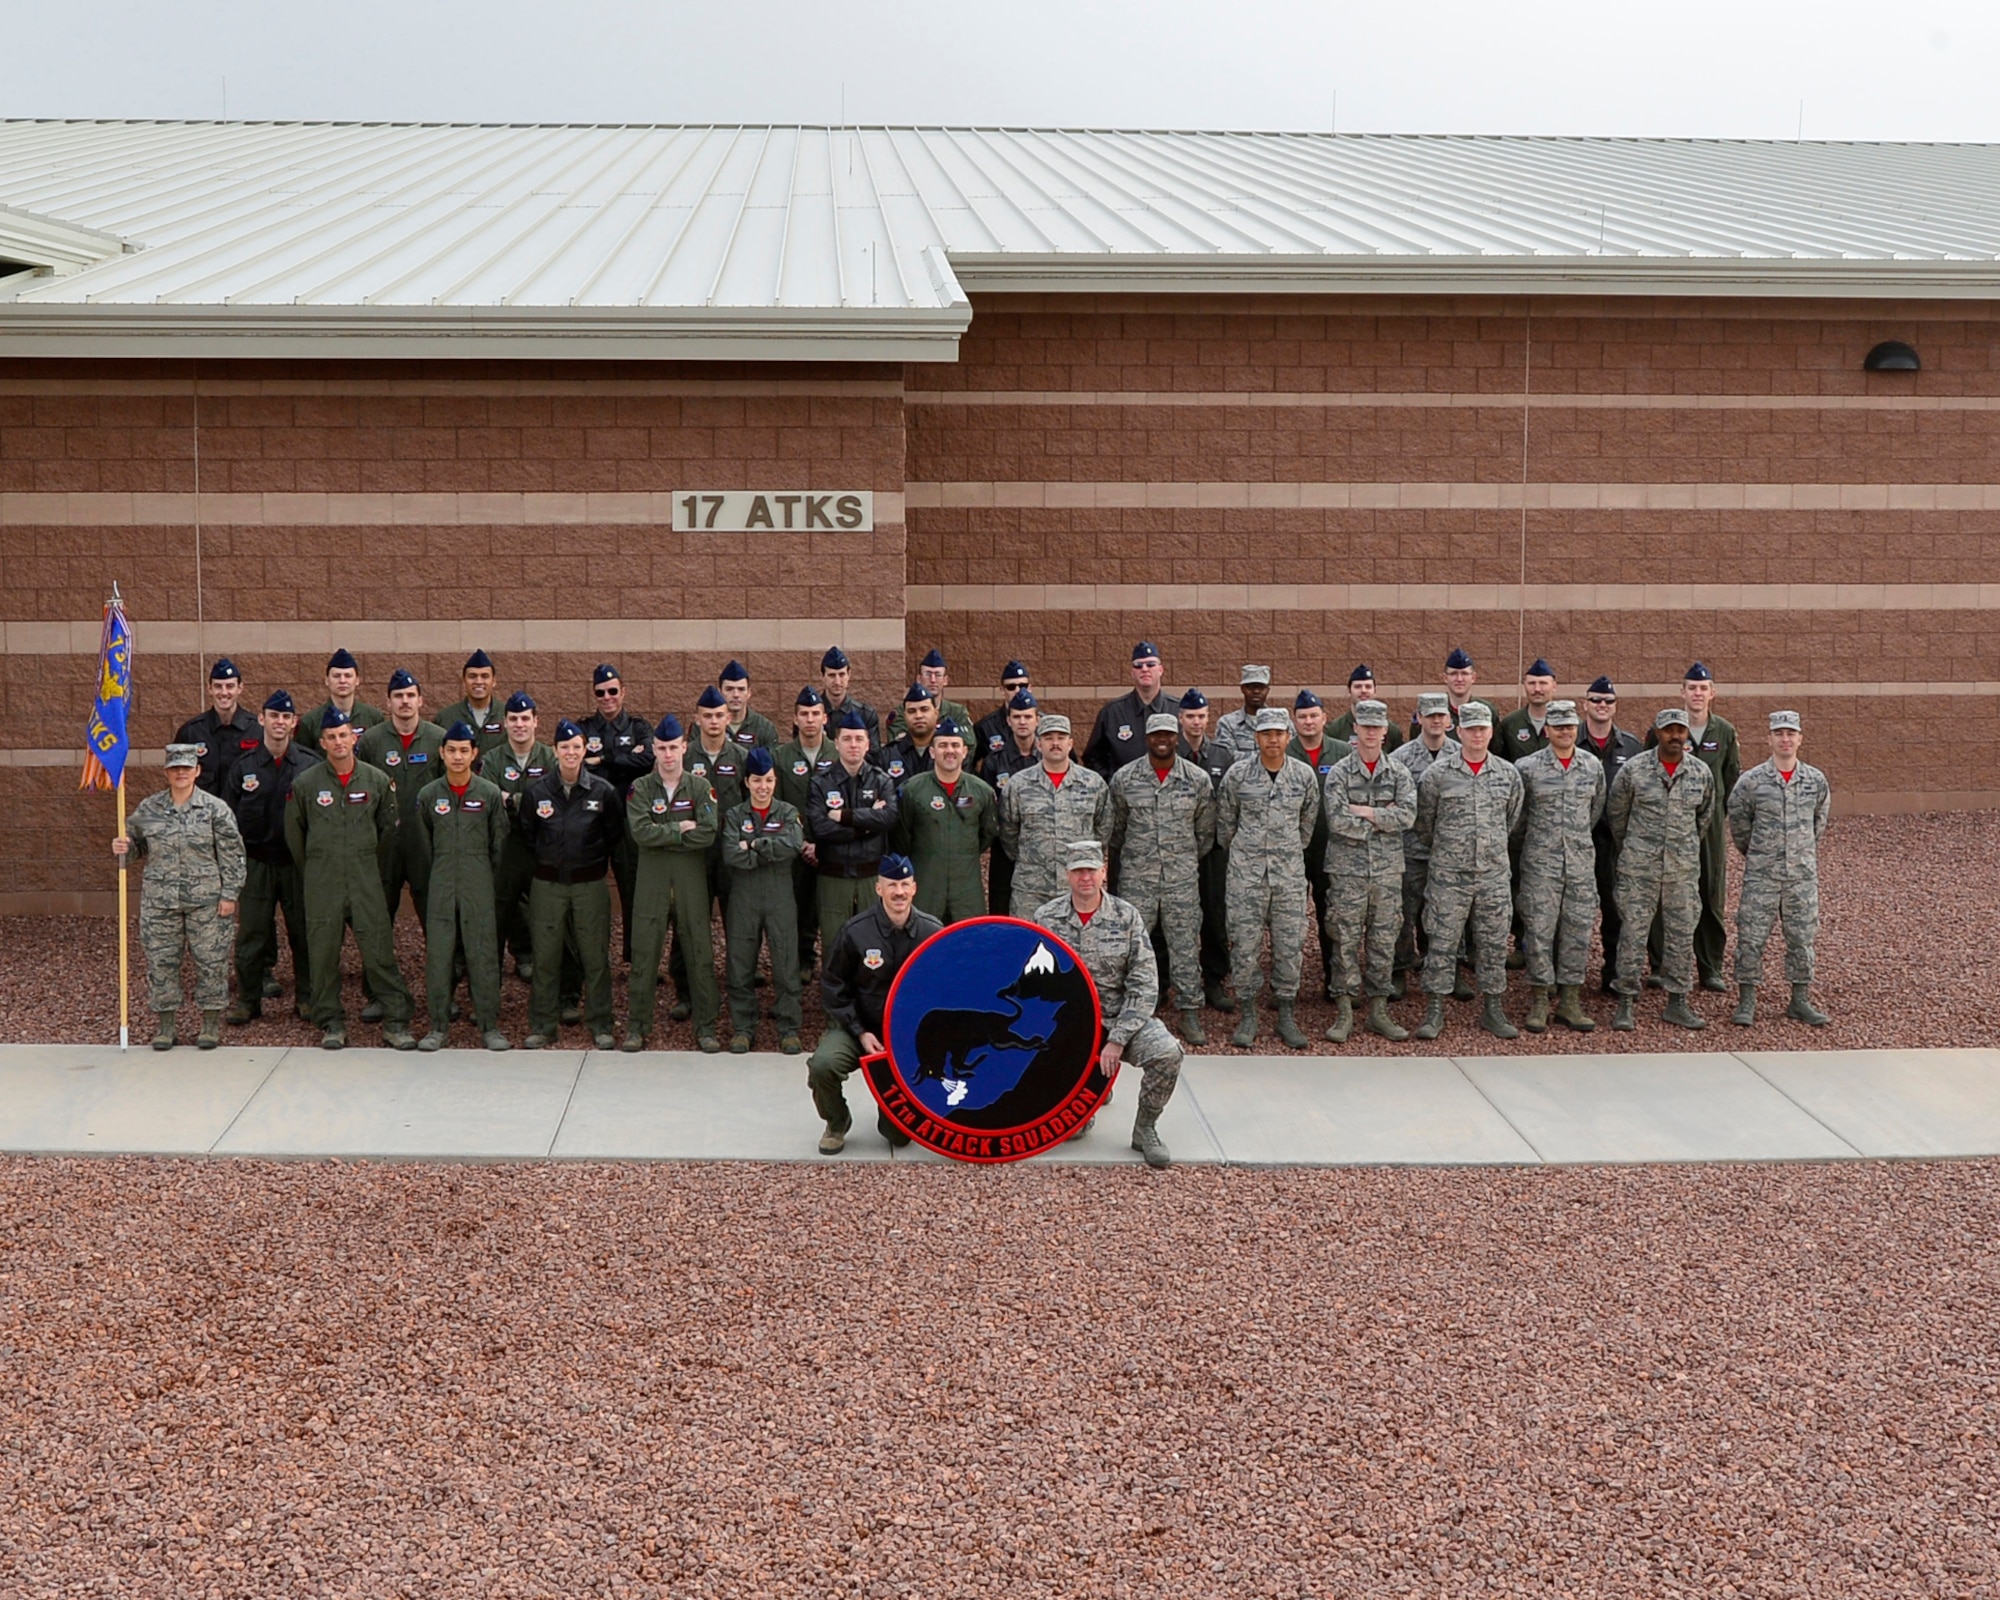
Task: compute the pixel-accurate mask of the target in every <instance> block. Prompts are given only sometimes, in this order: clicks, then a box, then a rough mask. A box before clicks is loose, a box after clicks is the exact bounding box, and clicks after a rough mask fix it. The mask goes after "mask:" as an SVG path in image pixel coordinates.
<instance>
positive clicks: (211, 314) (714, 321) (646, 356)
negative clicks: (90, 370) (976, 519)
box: [0, 301, 972, 362]
mask: <svg viewBox="0 0 2000 1600" xmlns="http://www.w3.org/2000/svg"><path fill="white" fill-rule="evenodd" d="M971 320H972V312H971V308H970V307H969V306H966V305H962V304H961V305H957V306H950V307H945V308H943V309H938V310H928V309H918V310H894V311H891V310H883V309H879V308H857V307H827V308H823V309H822V308H813V309H810V310H800V309H797V308H791V307H785V308H778V309H772V310H764V309H760V308H755V307H705V308H693V309H690V308H684V307H673V308H668V309H662V310H658V311H647V310H638V309H632V308H623V307H619V308H603V307H586V306H560V307H544V306H536V307H531V308H524V307H511V306H478V307H467V306H438V307H433V306H368V307H354V306H212V305H137V306H130V305H105V304H103V303H101V302H100V303H97V304H92V305H77V304H61V303H49V302H34V301H14V302H12V303H11V304H0V356H52V357H63V356H89V357H100V358H102V357H113V358H117V357H125V358H160V357H182V358H201V357H237V358H242V357H255V358H260V359H263V358H270V359H353V358H363V359H369V358H372V359H376V360H382V359H396V360H402V359H425V360H454V359H456V360H489V359H493V358H496V357H497V358H502V359H510V360H539V361H886V362H902V361H956V360H957V359H958V341H959V337H960V335H962V334H963V333H964V332H965V330H966V328H967V327H968V326H969V325H970V323H971Z"/></svg>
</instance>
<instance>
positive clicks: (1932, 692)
mask: <svg viewBox="0 0 2000 1600" xmlns="http://www.w3.org/2000/svg"><path fill="white" fill-rule="evenodd" d="M1167 679H1168V683H1167V688H1168V690H1169V692H1171V693H1176V694H1177V693H1179V692H1180V680H1178V679H1176V678H1175V677H1174V669H1173V662H1172V661H1171V660H1169V661H1168V663H1167ZM1275 681H1276V682H1277V685H1278V687H1279V688H1293V687H1297V686H1298V685H1299V684H1300V682H1301V680H1300V679H1297V678H1284V677H1280V678H1278V679H1276V680H1275ZM1585 681H1587V680H1585ZM1306 682H1307V683H1308V686H1311V684H1310V680H1306ZM1326 682H1327V684H1328V685H1330V686H1332V687H1335V688H1338V687H1339V686H1338V685H1337V684H1335V683H1334V680H1332V679H1328V680H1326ZM1197 687H1199V688H1200V689H1201V691H1202V693H1203V694H1205V695H1207V696H1208V700H1209V705H1210V707H1211V709H1213V710H1216V711H1218V712H1220V711H1229V710H1233V709H1235V708H1236V707H1237V706H1238V705H1239V704H1240V703H1241V697H1240V696H1239V695H1238V693H1237V686H1236V685H1235V684H1233V683H1220V682H1218V683H1202V684H1199V685H1197ZM1443 687H1444V685H1442V684H1438V683H1410V684H1405V683H1380V684H1377V685H1376V686H1375V693H1376V694H1377V696H1378V697H1380V698H1381V699H1384V700H1387V701H1388V702H1389V703H1390V704H1391V705H1397V704H1401V703H1405V702H1411V701H1414V700H1415V699H1416V697H1417V696H1418V695H1419V694H1430V693H1433V692H1435V691H1438V690H1441V689H1442V688H1443ZM1722 687H1723V688H1724V690H1725V691H1726V695H1725V696H1724V697H1723V698H1726V699H1729V700H1737V701H1741V700H1746V699H1757V700H1775V699H1795V700H1831V699H1859V700H1870V699H1878V698H1879V699H1901V698H1906V697H1913V696H1922V697H1924V698H1926V699H1943V698H1948V697H1954V696H1956V697H1967V696H1972V697H1992V696H2000V681H1996V682H1992V683H1982V682H1978V681H1966V682H1960V683H1881V682H1876V681H1873V680H1870V681H1869V682H1866V683H1733V682H1732V683H1725V684H1724V685H1723V686H1722ZM1131 690H1132V685H1131V684H1129V683H1069V684H1048V685H1044V684H1039V683H1038V684H1036V685H1035V695H1036V697H1037V698H1038V699H1042V700H1050V701H1053V700H1060V701H1064V702H1066V703H1067V702H1074V701H1078V700H1090V701H1095V700H1114V699H1116V698H1117V697H1118V696H1119V695H1122V694H1129V693H1131ZM963 692H964V691H962V690H959V689H956V688H954V689H953V690H952V693H953V694H955V695H962V694H963ZM1558 693H1559V694H1561V693H1567V694H1568V695H1569V696H1570V697H1571V698H1572V699H1574V698H1575V697H1576V696H1577V695H1579V694H1581V693H1582V691H1581V690H1580V689H1578V688H1576V687H1575V686H1574V685H1567V686H1565V687H1564V688H1563V689H1560V690H1559V691H1558ZM1680 693H1681V686H1680V683H1679V681H1678V680H1675V681H1674V682H1671V683H1669V682H1666V681H1664V680H1662V681H1661V682H1659V683H1630V682H1627V683H1620V684H1619V685H1618V697H1619V700H1620V702H1621V704H1622V705H1623V706H1625V707H1626V708H1628V709H1629V707H1630V706H1631V704H1632V702H1634V701H1636V700H1644V699H1652V698H1659V699H1665V700H1674V701H1678V700H1679V699H1680ZM988 698H997V696H993V695H989V697H988ZM1473 698H1474V699H1477V700H1484V701H1486V702H1487V703H1488V704H1489V705H1491V706H1492V707H1493V708H1494V709H1495V710H1497V711H1499V712H1501V713H1502V714H1503V715H1504V714H1505V713H1506V712H1509V711H1512V710H1514V709H1515V708H1517V707H1518V706H1519V705H1520V704H1521V696H1520V693H1519V691H1518V690H1516V689H1515V688H1514V686H1513V685H1512V684H1508V685H1506V686H1504V687H1503V688H1499V689H1492V688H1488V687H1486V686H1483V685H1482V686H1480V687H1478V688H1475V689H1474V690H1473ZM968 703H969V704H971V705H972V706H973V709H974V710H978V709H979V707H980V705H981V704H983V702H981V701H980V698H979V695H978V693H977V691H975V692H974V693H973V696H972V700H971V701H969V702H968ZM1346 703H1347V700H1346V691H1345V690H1344V689H1341V690H1340V698H1339V701H1338V704H1339V705H1345V704H1346ZM1719 709H1720V710H1721V711H1722V714H1723V715H1724V716H1730V715H1733V713H1731V712H1730V711H1729V709H1728V707H1727V706H1726V705H1724V706H1720V707H1719ZM1621 725H1622V724H1621ZM1739 731H1740V730H1739ZM77 759H78V760H79V761H81V760H82V759H83V758H82V756H81V755H79V756H78V757H77Z"/></svg>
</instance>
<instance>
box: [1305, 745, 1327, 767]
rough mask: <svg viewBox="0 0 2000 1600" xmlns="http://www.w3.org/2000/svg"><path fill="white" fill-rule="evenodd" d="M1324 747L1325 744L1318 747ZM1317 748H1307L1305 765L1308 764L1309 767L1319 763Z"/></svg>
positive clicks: (1321, 748)
mask: <svg viewBox="0 0 2000 1600" xmlns="http://www.w3.org/2000/svg"><path fill="white" fill-rule="evenodd" d="M1325 748H1326V746H1325V745H1321V746H1320V747H1319V750H1324V749H1325ZM1319 750H1308V751H1307V752H1306V765H1307V766H1309V767H1317V766H1318V765H1319Z"/></svg>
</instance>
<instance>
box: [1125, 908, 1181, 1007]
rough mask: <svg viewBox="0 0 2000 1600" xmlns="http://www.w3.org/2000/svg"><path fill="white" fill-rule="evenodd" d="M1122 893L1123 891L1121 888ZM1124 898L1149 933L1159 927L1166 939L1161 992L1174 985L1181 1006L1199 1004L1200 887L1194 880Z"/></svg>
mask: <svg viewBox="0 0 2000 1600" xmlns="http://www.w3.org/2000/svg"><path fill="white" fill-rule="evenodd" d="M1120 892H1121V894H1122V893H1123V891H1120ZM1124 898H1125V899H1126V900H1129V901H1130V902H1131V904H1132V908H1133V910H1135V911H1137V912H1138V913H1139V921H1140V924H1141V925H1142V926H1143V927H1144V928H1145V930H1146V931H1147V932H1148V933H1151V932H1152V931H1153V930H1154V929H1155V928H1158V929H1159V931H1160V934H1161V936H1162V937H1163V938H1164V939H1165V940H1166V942H1167V964H1166V966H1165V968H1163V969H1162V970H1161V972H1160V993H1161V994H1162V995H1164V994H1165V993H1166V992H1167V985H1168V984H1169V983H1171V984H1172V985H1173V987H1174V999H1175V1002H1176V1004H1178V1005H1181V1006H1198V1005H1200V1004H1201V956H1200V949H1201V889H1200V886H1199V885H1198V884H1197V883H1195V882H1194V881H1193V880H1190V881H1189V882H1188V883H1186V884H1174V883H1170V884H1168V885H1167V886H1166V887H1165V888H1164V889H1156V888H1150V887H1148V888H1141V889H1139V890H1138V891H1137V892H1136V893H1132V894H1125V895H1124Z"/></svg>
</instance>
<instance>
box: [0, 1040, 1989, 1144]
mask: <svg viewBox="0 0 2000 1600" xmlns="http://www.w3.org/2000/svg"><path fill="white" fill-rule="evenodd" d="M1133 1092H1134V1091H1133V1088H1132V1086H1129V1085H1128V1086H1126V1087H1125V1089H1124V1091H1123V1093H1122V1094H1121V1095H1120V1097H1119V1103H1118V1104H1115V1105H1114V1106H1113V1108H1112V1110H1111V1111H1110V1112H1109V1113H1108V1114H1107V1115H1106V1116H1105V1117H1104V1118H1103V1119H1102V1120H1101V1121H1100V1122H1099V1124H1098V1126H1097V1127H1096V1128H1095V1129H1094V1130H1093V1131H1092V1132H1091V1133H1090V1134H1089V1135H1087V1136H1086V1137H1084V1138H1081V1139H1078V1140H1074V1141H1072V1142H1071V1143H1069V1144H1067V1145H1064V1146H1062V1147H1061V1148H1060V1149H1058V1150H1056V1151H1052V1152H1050V1153H1049V1154H1047V1155H1045V1156H1041V1157H1038V1158H1036V1159H1039V1160H1052V1161H1062V1162H1106V1161H1129V1162H1136V1161H1137V1160H1138V1157H1137V1156H1136V1155H1135V1154H1133V1152H1132V1151H1131V1150H1130V1149H1129V1148H1128V1147H1127V1138H1128V1135H1129V1132H1130V1125H1131V1117H1132V1111H1131V1104H1132V1102H1131V1096H1132V1093H1133ZM848 1102H849V1104H850V1105H851V1106H852V1107H853V1109H854V1113H855V1118H854V1121H855V1132H854V1135H853V1136H852V1137H851V1140H850V1142H849V1144H848V1147H847V1151H846V1153H845V1154H843V1155H842V1156H840V1157H838V1158H836V1159H838V1160H841V1161H886V1160H890V1159H895V1160H898V1161H903V1160H918V1161H936V1160H940V1159H942V1158H940V1157H938V1156H934V1155H931V1154H930V1153H929V1152H927V1151H923V1150H919V1149H916V1148H914V1147H912V1148H910V1149H908V1150H904V1151H900V1152H896V1153H895V1154H894V1155H893V1157H892V1154H891V1152H890V1150H889V1148H888V1146H887V1144H886V1143H885V1142H884V1141H883V1140H882V1139H881V1138H880V1136H879V1135H877V1134H876V1132H875V1118H874V1114H873V1113H874V1106H873V1103H872V1102H871V1101H870V1100H869V1098H868V1092H867V1090H866V1089H865V1088H864V1087H863V1086H862V1085H861V1084H860V1083H859V1082H858V1081H855V1082H851V1083H850V1084H849V1086H848ZM819 1130H820V1124H819V1119H818V1118H817V1117H816V1116H814V1114H813V1110H812V1103H811V1101H810V1099H809V1098H808V1097H807V1094H806V1089H805V1060H804V1058H803V1057H799V1056H789V1057H788V1056H779V1055H773V1054H769V1053H760V1054H752V1055H747V1056H731V1055H721V1056H705V1055H696V1054H691V1053H687V1052H680V1051H672V1052H669V1051H660V1052H651V1053H646V1054H640V1055H621V1054H617V1053H606V1052H601V1051H536V1052H533V1053H529V1052H526V1051H513V1052H510V1053H508V1054H505V1055H489V1054H487V1053H486V1052H484V1051H472V1050H458V1051H450V1050H448V1051H440V1052H438V1053H437V1054H435V1055H416V1054H408V1053H398V1052H396V1051H392V1050H352V1049H351V1050H345V1051H341V1052H338V1053H333V1052H328V1051H322V1050H317V1049H310V1048H308V1049H285V1050H279V1049H269V1050H256V1049H221V1050H211V1051H196V1050H190V1049H177V1050H175V1051H173V1052H172V1053H171V1054H159V1053H156V1052H154V1051H152V1050H150V1049H145V1048H139V1049H134V1050H130V1051H127V1052H126V1053H124V1054H123V1055H121V1054H120V1053H119V1052H118V1051H117V1050H116V1049H115V1048H100V1047H95V1046H88V1045H9V1046H0V1151H10V1152H37V1153H46V1154H56V1153H62V1154H75V1153H88V1154H93V1155H111V1154H128V1153H130V1154H149V1155H217V1156H279V1157H311V1156H334V1155H338V1156H366V1157H371V1158H383V1159H391V1160H415V1159H423V1158H434V1159H440V1160H466V1161H517V1160H531V1161H540V1160H549V1159H555V1160H595V1161H659V1160H682V1161H690V1160H691V1161H773V1160H777V1161H787V1160H799V1161H825V1160H827V1159H828V1158H826V1157H822V1156H819V1155H817V1154H815V1152H814V1148H813V1147H814V1143H815V1141H816V1140H817V1138H818V1136H819ZM1161 1131H1162V1133H1163V1134H1164V1135H1165V1137H1166V1140H1167V1144H1168V1146H1169V1148H1171V1149H1172V1151H1173V1153H1174V1155H1175V1157H1176V1158H1177V1159H1178V1160H1181V1161H1219V1162H1232V1163H1240V1164H1244V1165H1252V1166H1257V1165H1277V1166H1286V1165H1349V1164H1381V1165H1420V1166H1457V1165H1494V1164H1503V1165H1504V1164H1519V1165H1535V1164H1540V1163H1572V1162H1625V1161H1788V1160H1840V1159H1856V1158H1863V1157H1869V1158H1873V1157H1893V1156H1971V1155H1992V1154H2000V1049H1978V1050H1971V1049H1968V1050H1810V1051H1787V1050H1778V1051H1745V1052H1736V1053H1732V1052H1729V1051H1721V1050H1716V1051H1696V1052H1688V1053H1685V1054H1673V1055H1604V1056H1599V1055H1562V1056H1432V1057H1423V1056H1419V1057H1401V1058H1394V1059H1388V1058H1382V1057H1357V1058H1355V1059H1353V1060H1343V1059H1341V1058H1339V1057H1337V1056H1194V1057H1190V1058H1189V1060H1188V1062H1187V1066H1186V1068H1185V1070H1184V1071H1183V1073H1182V1076H1181V1084H1180V1089H1179V1091H1178V1092H1177V1093H1176V1094H1175V1096H1174V1099H1173V1103H1172V1104H1171V1105H1170V1106H1169V1107H1168V1109H1167V1114H1166V1116H1165V1117H1164V1118H1162V1119H1161Z"/></svg>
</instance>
